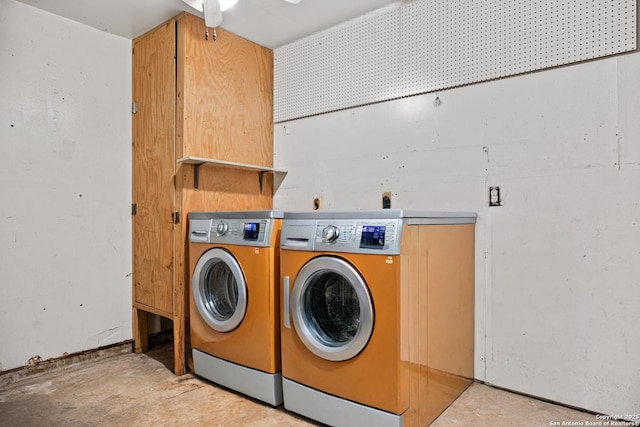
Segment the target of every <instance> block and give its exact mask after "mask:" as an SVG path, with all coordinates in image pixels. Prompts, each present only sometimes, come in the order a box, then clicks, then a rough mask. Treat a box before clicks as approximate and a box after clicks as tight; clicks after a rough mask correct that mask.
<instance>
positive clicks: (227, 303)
mask: <svg viewBox="0 0 640 427" xmlns="http://www.w3.org/2000/svg"><path fill="white" fill-rule="evenodd" d="M191 290H192V292H193V299H194V302H195V305H196V307H197V309H198V312H199V313H200V315H201V316H202V318H203V319H204V321H205V322H206V323H207V324H208V325H209V326H211V328H213V329H214V330H216V331H218V332H229V331H232V330H234V329H235V328H237V327H238V326H239V325H240V323H242V319H244V315H245V313H246V312H247V284H246V281H245V278H244V274H243V273H242V269H241V268H240V264H238V261H236V259H235V258H234V257H233V255H231V254H230V253H229V252H227V251H226V250H224V249H220V248H214V249H211V250H209V251H207V252H205V253H204V254H203V255H202V256H201V257H200V259H199V260H198V263H197V264H196V269H195V271H194V273H193V277H192V278H191Z"/></svg>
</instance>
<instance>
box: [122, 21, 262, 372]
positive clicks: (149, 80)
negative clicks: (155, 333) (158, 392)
mask: <svg viewBox="0 0 640 427" xmlns="http://www.w3.org/2000/svg"><path fill="white" fill-rule="evenodd" d="M205 31H206V28H205V24H204V21H203V20H202V19H200V18H198V17H195V16H193V15H190V14H187V13H184V14H181V15H179V16H178V17H176V18H174V19H171V20H170V21H168V22H166V23H164V24H162V25H160V26H159V27H157V28H155V29H154V30H152V31H150V32H148V33H147V34H144V35H142V36H141V37H139V38H137V39H135V40H134V41H133V61H132V65H133V102H134V111H133V212H132V214H133V335H134V341H135V351H136V352H141V351H145V350H146V349H147V346H148V343H147V313H154V314H157V315H160V316H162V317H165V318H168V319H171V320H172V321H173V335H174V372H175V374H176V375H182V374H184V373H185V356H186V351H185V350H186V347H187V345H186V341H187V338H188V310H189V304H188V301H189V297H188V295H189V294H188V292H189V286H190V277H189V276H190V271H189V265H188V259H189V258H188V253H187V252H188V236H187V234H188V228H189V224H188V213H189V212H190V211H219V210H260V209H271V208H272V206H273V174H265V175H264V176H263V175H260V178H261V179H258V174H259V173H260V172H257V171H256V170H252V169H251V168H248V169H247V168H235V167H228V165H227V163H241V164H249V165H257V166H259V167H260V168H265V169H266V170H269V169H272V165H273V52H272V51H271V50H269V49H266V48H264V47H261V46H258V45H256V44H254V43H252V42H249V41H247V40H245V39H242V38H240V37H238V36H236V35H234V34H232V33H229V32H227V31H225V30H224V29H220V28H219V29H217V38H216V40H214V39H213V37H212V36H211V35H212V31H210V32H209V33H210V37H209V39H208V40H207V39H206V38H205ZM181 158H204V159H217V160H218V161H220V164H218V165H216V163H215V162H213V163H211V164H209V165H207V167H206V168H202V170H201V171H199V182H198V186H197V188H195V187H196V186H195V182H194V178H195V174H194V172H195V169H196V167H195V166H194V165H193V164H190V163H189V162H185V161H181V162H178V159H181ZM192 163H193V162H192ZM198 169H199V168H198Z"/></svg>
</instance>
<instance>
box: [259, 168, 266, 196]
mask: <svg viewBox="0 0 640 427" xmlns="http://www.w3.org/2000/svg"><path fill="white" fill-rule="evenodd" d="M265 173H267V171H260V173H259V175H258V182H259V183H260V194H262V183H263V182H264V174H265Z"/></svg>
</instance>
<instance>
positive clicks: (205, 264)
mask: <svg viewBox="0 0 640 427" xmlns="http://www.w3.org/2000/svg"><path fill="white" fill-rule="evenodd" d="M281 218H282V212H277V211H247V212H193V213H190V214H189V259H190V268H191V292H190V315H189V318H190V327H191V347H192V349H193V364H194V371H195V374H196V375H198V376H201V377H203V378H206V379H208V380H210V381H212V382H214V383H217V384H220V385H223V386H225V387H228V388H230V389H233V390H236V391H238V392H241V393H243V394H245V395H247V396H251V397H253V398H256V399H259V400H261V401H263V402H266V403H269V404H271V405H274V406H277V405H280V404H281V403H282V379H281V374H280V330H279V327H278V325H279V307H278V303H279V286H278V267H279V238H280V229H281V225H282V220H281Z"/></svg>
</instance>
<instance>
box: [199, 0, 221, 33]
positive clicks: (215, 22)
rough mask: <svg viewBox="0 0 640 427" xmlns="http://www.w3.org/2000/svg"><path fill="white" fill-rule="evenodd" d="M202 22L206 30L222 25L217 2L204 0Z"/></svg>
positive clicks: (215, 0)
mask: <svg viewBox="0 0 640 427" xmlns="http://www.w3.org/2000/svg"><path fill="white" fill-rule="evenodd" d="M203 5H204V22H205V25H206V26H207V28H216V27H219V26H220V24H222V10H220V2H219V1H218V0H204V1H203Z"/></svg>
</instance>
